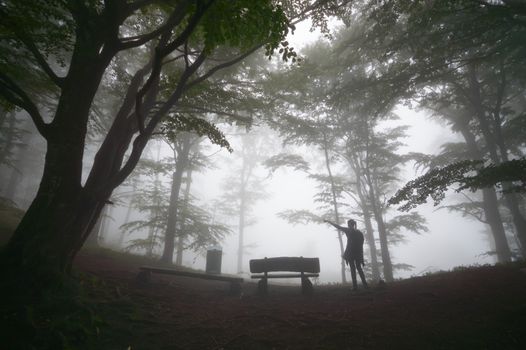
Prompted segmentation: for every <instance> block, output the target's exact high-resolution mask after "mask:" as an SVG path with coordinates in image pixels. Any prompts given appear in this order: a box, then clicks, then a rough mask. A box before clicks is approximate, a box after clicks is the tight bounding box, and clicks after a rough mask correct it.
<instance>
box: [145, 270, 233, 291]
mask: <svg viewBox="0 0 526 350" xmlns="http://www.w3.org/2000/svg"><path fill="white" fill-rule="evenodd" d="M139 269H140V272H139V274H138V275H137V282H139V283H141V284H147V283H148V282H149V281H150V279H151V275H152V273H160V274H166V275H177V276H184V277H193V278H201V279H205V280H213V281H223V282H229V283H230V294H232V295H241V283H243V278H241V277H234V276H225V275H216V274H209V273H201V272H190V271H182V270H175V269H167V268H162V267H153V266H141V267H140V268H139Z"/></svg>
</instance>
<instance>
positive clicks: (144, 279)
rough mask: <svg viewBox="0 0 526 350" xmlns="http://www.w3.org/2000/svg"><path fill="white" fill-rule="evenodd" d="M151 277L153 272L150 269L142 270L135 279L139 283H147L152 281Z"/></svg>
mask: <svg viewBox="0 0 526 350" xmlns="http://www.w3.org/2000/svg"><path fill="white" fill-rule="evenodd" d="M151 278H152V273H151V272H150V271H141V272H139V274H138V275H137V277H135V281H136V282H137V283H138V284H141V285H146V284H148V283H149V282H150V280H151Z"/></svg>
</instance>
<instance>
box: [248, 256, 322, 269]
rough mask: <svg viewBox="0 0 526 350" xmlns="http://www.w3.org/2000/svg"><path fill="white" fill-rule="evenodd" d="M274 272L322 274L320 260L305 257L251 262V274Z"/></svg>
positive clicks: (283, 257) (254, 260)
mask: <svg viewBox="0 0 526 350" xmlns="http://www.w3.org/2000/svg"><path fill="white" fill-rule="evenodd" d="M273 271H293V272H310V273H319V272H320V259H318V258H304V257H287V256H282V257H277V258H265V259H252V260H250V272H252V273H263V272H273Z"/></svg>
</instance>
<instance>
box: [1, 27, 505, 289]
mask: <svg viewBox="0 0 526 350" xmlns="http://www.w3.org/2000/svg"><path fill="white" fill-rule="evenodd" d="M338 25H339V23H338V22H334V23H331V28H336V27H337V26H338ZM309 27H310V24H309V23H302V24H300V25H299V26H298V28H297V30H296V34H295V35H294V36H290V37H289V40H290V42H291V45H293V46H295V47H297V48H302V47H306V45H307V44H312V43H314V42H315V41H316V40H319V39H320V34H319V32H316V31H314V32H310V31H309ZM325 42H329V41H328V39H325ZM272 65H273V66H272V67H273V69H275V70H277V72H280V69H281V70H283V71H285V70H287V69H290V65H285V64H283V63H281V62H279V61H273V62H272ZM241 109H243V108H241ZM392 111H393V112H394V113H395V114H396V115H398V117H399V119H397V120H388V121H385V122H383V124H380V130H382V128H384V129H385V130H387V128H389V127H396V126H400V125H408V126H410V128H409V129H408V130H407V137H405V138H404V139H403V143H404V146H402V147H400V148H399V150H398V153H400V154H408V153H410V152H420V153H424V154H427V155H437V154H438V153H440V151H441V149H442V148H441V147H442V146H443V145H444V144H446V143H448V142H461V141H462V138H461V137H460V135H459V134H454V133H453V132H452V131H451V128H450V127H449V126H448V125H446V124H445V123H439V122H437V119H436V118H432V117H430V112H429V111H426V110H425V109H424V108H421V109H416V108H414V109H410V108H408V107H406V106H403V105H401V104H397V105H396V106H394V107H393V108H392ZM16 118H17V119H19V120H23V118H24V116H23V115H22V114H21V113H17V114H16ZM21 123H22V122H21ZM263 124H264V123H259V122H256V125H255V126H252V128H250V129H249V131H248V132H249V135H256V134H258V133H259V134H262V135H263V136H262V137H263V139H264V140H265V142H266V146H265V154H264V155H261V160H258V164H257V165H256V168H255V170H254V175H256V176H258V178H259V180H258V181H259V182H258V184H257V187H258V188H259V189H260V190H262V191H263V192H265V193H266V195H265V196H261V198H257V200H255V201H254V204H253V207H252V209H251V212H252V214H251V215H252V217H253V220H252V221H253V224H251V225H247V226H246V227H245V230H244V243H243V245H244V251H243V262H242V269H241V270H242V272H243V274H244V275H245V276H249V269H248V262H249V260H250V259H256V258H263V257H274V256H304V257H319V258H320V261H321V273H320V277H319V279H318V281H317V282H318V283H338V282H341V276H340V270H339V269H340V261H341V251H340V247H339V243H338V239H337V232H336V230H335V229H334V228H332V227H331V226H330V225H327V224H324V223H321V222H310V223H308V224H291V223H289V222H287V221H286V220H284V219H283V218H280V217H279V216H278V214H279V213H281V212H284V211H287V210H309V211H313V212H314V211H316V210H317V204H316V203H315V199H314V198H315V196H316V186H317V184H316V182H315V181H314V180H313V179H312V178H311V177H309V176H307V175H306V174H305V173H302V172H300V171H293V170H291V169H290V168H280V169H278V170H276V171H275V172H273V173H270V172H269V170H268V169H266V168H265V167H263V166H262V164H261V163H262V161H264V160H265V159H268V158H270V157H272V156H274V155H277V154H279V153H281V152H283V151H284V150H285V151H291V152H292V153H296V154H301V155H302V156H303V157H305V158H306V159H310V160H316V159H317V158H320V157H321V152H320V150H319V149H316V147H313V146H308V145H303V146H292V145H286V146H283V144H282V143H283V142H284V140H283V139H281V138H280V136H279V134H278V132H276V131H272V130H270V129H268V128H267V127H265V126H263ZM23 125H24V126H23V129H24V130H27V131H28V132H27V133H26V134H25V136H23V138H24V140H25V141H24V142H25V144H26V146H19V147H18V148H17V147H14V150H15V153H16V154H17V156H18V159H17V161H16V162H15V163H14V164H13V165H9V166H6V165H5V164H4V165H2V173H1V174H0V177H1V179H2V182H3V184H4V185H3V186H2V189H1V190H2V192H1V195H2V196H3V197H5V198H7V199H9V200H11V201H12V202H13V203H15V204H16V205H17V206H19V207H21V208H23V209H25V208H27V207H28V206H29V204H30V201H31V198H32V197H33V196H34V194H35V193H36V188H37V179H38V178H39V176H40V174H41V172H42V161H41V160H42V158H43V149H44V144H43V141H42V139H41V138H39V137H38V136H35V134H34V133H35V130H34V128H33V127H32V126H31V125H30V124H29V123H27V122H23ZM219 128H220V129H222V131H223V132H225V134H226V139H227V140H228V141H229V142H230V143H231V146H232V148H233V153H230V152H228V151H227V150H226V149H225V148H220V147H218V146H217V145H212V144H210V142H209V141H203V145H205V146H203V147H204V151H203V154H204V155H205V158H206V159H208V160H209V161H210V163H211V166H210V167H207V168H206V169H201V170H198V171H197V172H195V173H193V174H192V181H191V189H189V191H190V193H191V195H192V196H193V197H195V199H196V202H195V204H196V206H197V207H198V208H203V209H207V210H209V213H211V214H210V215H211V218H212V220H213V221H214V222H215V221H216V220H218V222H219V221H220V222H221V223H224V224H225V225H226V226H228V228H229V229H230V234H227V235H226V236H225V237H223V238H222V239H221V240H220V241H219V242H208V243H201V244H200V246H199V247H198V248H197V249H193V250H192V249H190V250H185V252H184V255H183V258H182V265H183V266H186V267H191V268H194V269H200V270H203V269H204V268H205V255H206V251H207V249H209V248H212V247H215V248H217V247H218V246H219V247H220V249H221V250H222V254H223V255H222V272H223V273H228V274H236V273H239V272H240V271H238V270H239V269H238V266H237V264H238V253H239V248H238V244H239V232H238V230H239V225H238V223H237V220H238V219H236V218H234V217H230V218H226V217H222V214H221V210H223V209H225V208H224V207H225V206H228V205H225V203H223V204H218V202H217V201H218V199H219V198H220V197H221V196H222V195H223V194H224V179H225V178H227V177H234V176H235V175H236V171H237V170H236V169H238V168H237V167H238V166H239V164H240V159H239V156H238V155H239V154H240V152H241V151H240V150H241V149H242V147H243V146H242V142H241V141H240V138H239V134H240V133H243V132H246V131H245V129H243V128H234V127H232V126H228V125H227V126H224V125H223V126H220V127H219ZM249 137H255V136H249ZM98 144H100V140H98V138H97V137H94V138H93V140H91V144H90V146H88V147H87V149H86V156H85V163H86V172H87V171H88V169H89V164H90V163H91V162H92V161H93V156H94V151H93V150H95V149H96V148H97V147H95V146H96V145H98ZM283 147H285V148H283ZM241 153H242V152H241ZM171 156H173V151H172V150H171V149H170V147H168V146H167V144H166V143H163V142H161V141H151V142H150V146H149V148H148V149H147V150H146V151H145V152H144V154H143V159H150V160H152V161H160V160H162V159H165V158H168V157H171ZM236 157H237V158H236ZM35 159H39V160H35ZM320 159H321V158H320ZM173 162H174V161H173V160H172V163H173ZM314 163H315V162H313V164H314ZM414 165H415V164H414V162H408V163H406V164H405V165H404V166H403V169H402V172H401V181H399V182H398V186H399V187H401V186H402V185H403V184H404V183H406V182H408V181H410V180H411V179H413V178H415V177H417V176H419V175H421V174H422V171H418V170H417V169H416V168H415V167H414ZM316 166H318V167H319V169H316V170H318V171H320V172H323V171H324V169H323V166H322V165H319V164H318V165H316ZM172 171H174V169H173V168H172V169H171V170H169V171H167V172H165V173H162V174H157V175H151V174H150V175H149V176H145V175H138V182H136V183H135V185H133V186H136V187H133V186H132V185H131V184H130V183H125V184H123V185H122V186H120V187H119V188H117V189H116V190H115V191H114V194H113V196H112V197H111V198H110V201H111V202H112V204H110V205H108V206H107V208H106V211H105V212H104V213H103V216H102V224H101V225H100V226H97V230H98V231H97V232H96V234H97V235H98V243H99V244H100V245H101V246H103V247H108V248H110V249H115V250H125V251H129V252H132V253H136V254H144V253H145V250H143V249H130V247H129V245H130V242H132V241H133V240H136V239H143V240H144V239H146V237H147V236H148V235H152V232H154V231H155V232H154V233H153V235H154V236H155V237H156V238H155V239H161V238H160V237H161V236H162V235H163V232H162V231H163V230H162V228H161V229H159V227H156V228H155V229H152V230H154V231H150V233H148V230H147V229H146V228H143V229H139V230H136V231H133V232H127V233H126V232H124V230H123V227H122V226H121V225H123V224H125V223H126V222H125V221H128V222H130V221H134V220H145V219H146V217H147V213H145V212H144V211H143V212H140V211H139V210H138V208H137V207H135V208H132V209H129V207H130V200H131V199H132V198H133V193H131V191H133V188H135V189H136V190H137V189H144V188H146V187H147V186H149V185H152V183H153V182H154V181H158V182H159V184H162V186H164V187H166V189H169V187H170V186H171V176H172V175H171V172H172ZM337 171H339V172H342V171H343V168H342V169H337ZM186 186H189V185H188V184H187V185H186ZM183 187H184V186H183ZM182 191H183V189H181V193H182ZM466 193H467V195H468V196H472V195H474V194H473V193H471V192H469V191H467V192H466ZM391 194H392V193H391ZM462 198H464V197H462V194H458V193H455V192H454V191H449V192H448V194H447V196H446V198H445V200H444V201H443V202H442V203H441V204H440V205H439V206H434V205H433V203H426V204H423V205H419V206H418V207H417V208H416V209H415V211H416V212H418V213H419V214H421V215H422V216H423V217H424V218H425V219H426V220H427V228H428V231H427V232H422V233H420V234H415V233H411V232H406V233H404V241H403V242H398V243H396V244H391V245H390V246H389V250H390V254H391V259H392V262H393V264H395V265H396V264H407V265H409V268H408V269H402V270H395V272H394V277H395V278H407V277H410V276H417V275H422V274H425V273H428V272H435V271H439V270H450V269H453V268H455V267H457V266H466V265H479V264H488V263H495V262H496V258H495V255H493V254H488V252H491V251H494V250H495V248H494V246H493V244H492V240H491V239H490V236H489V234H488V228H487V225H484V224H483V223H481V222H480V221H477V220H474V219H472V218H470V217H468V216H463V215H461V214H459V213H458V212H450V211H448V210H447V209H445V208H441V207H440V206H446V205H448V204H450V203H455V202H456V201H457V200H458V199H462ZM386 199H388V198H386ZM227 209H228V208H227ZM130 210H131V211H130ZM357 210H358V212H357ZM390 210H392V211H393V212H394V213H393V215H394V214H396V210H394V209H390ZM130 213H131V216H129V215H130ZM349 218H353V219H355V220H356V221H358V229H360V230H362V231H364V232H365V226H364V218H363V217H362V216H361V215H360V214H359V209H357V208H356V206H351V207H347V208H343V209H342V210H341V212H340V221H341V222H339V224H342V225H344V223H345V221H346V220H347V219H349ZM375 233H376V230H375ZM344 243H345V238H344ZM376 244H378V245H379V241H378V237H377V236H376ZM512 244H513V242H512ZM366 250H367V249H366ZM152 253H153V255H154V256H155V257H156V258H158V257H159V256H160V255H161V254H162V247H161V246H155V247H154V248H153V250H152ZM369 258H370V257H369V256H368V253H366V266H367V263H368V262H369V261H367V260H368V259H369ZM347 273H348V271H347ZM295 282H298V281H295Z"/></svg>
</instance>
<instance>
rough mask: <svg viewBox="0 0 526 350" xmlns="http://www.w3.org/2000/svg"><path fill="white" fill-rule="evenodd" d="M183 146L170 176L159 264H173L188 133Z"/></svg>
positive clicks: (187, 149)
mask: <svg viewBox="0 0 526 350" xmlns="http://www.w3.org/2000/svg"><path fill="white" fill-rule="evenodd" d="M181 137H182V138H183V141H182V142H183V144H182V146H181V149H180V152H178V154H177V160H176V162H175V172H174V173H173V176H172V189H171V193H170V206H169V209H168V223H167V225H166V234H165V238H164V250H163V255H162V257H161V262H163V263H165V264H171V263H172V262H173V256H174V249H175V235H176V230H177V206H178V202H179V191H180V190H181V184H182V180H183V173H184V171H185V169H186V167H187V165H188V155H189V154H190V148H191V138H190V134H189V133H182V134H181Z"/></svg>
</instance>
